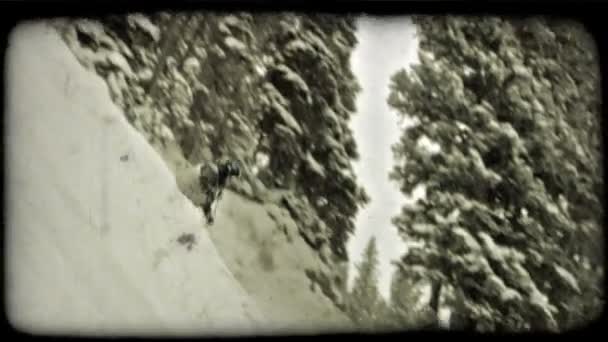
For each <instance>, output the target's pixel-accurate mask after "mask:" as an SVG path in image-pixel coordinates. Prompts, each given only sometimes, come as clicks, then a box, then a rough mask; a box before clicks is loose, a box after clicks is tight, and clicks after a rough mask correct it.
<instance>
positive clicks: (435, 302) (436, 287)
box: [429, 280, 443, 329]
mask: <svg viewBox="0 0 608 342" xmlns="http://www.w3.org/2000/svg"><path fill="white" fill-rule="evenodd" d="M442 286H443V283H442V282H441V281H439V280H435V281H433V282H432V284H431V300H430V301H429V307H430V308H431V310H432V312H433V314H434V322H433V324H432V327H433V328H435V329H436V328H439V299H440V298H441V288H442Z"/></svg>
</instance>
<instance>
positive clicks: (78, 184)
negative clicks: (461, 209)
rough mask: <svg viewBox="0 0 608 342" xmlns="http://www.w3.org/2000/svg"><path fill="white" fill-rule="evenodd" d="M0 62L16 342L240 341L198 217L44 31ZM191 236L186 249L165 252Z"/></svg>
mask: <svg viewBox="0 0 608 342" xmlns="http://www.w3.org/2000/svg"><path fill="white" fill-rule="evenodd" d="M9 46H10V49H9V50H8V52H7V57H8V58H7V61H8V64H7V69H6V70H7V79H6V80H7V84H8V85H9V87H8V88H7V90H8V91H7V96H8V97H7V106H8V111H7V112H8V116H7V125H8V127H7V128H8V129H7V147H8V149H7V158H8V159H7V165H9V166H10V167H9V169H8V198H7V209H8V211H7V214H8V216H7V218H8V221H7V222H8V225H7V231H6V242H7V244H6V252H7V254H6V256H7V259H6V260H7V261H6V271H7V273H6V285H7V293H6V294H7V296H6V299H7V316H8V318H9V320H10V322H11V323H12V325H13V326H14V327H15V328H17V329H19V330H22V331H27V332H29V333H44V334H79V335H82V334H85V335H122V336H133V335H139V336H141V335H155V336H156V335H171V336H174V334H187V335H190V334H203V335H205V334H225V333H231V334H239V333H240V334H246V333H248V332H249V331H252V329H256V327H258V323H259V322H260V321H261V320H262V316H261V314H260V313H259V311H258V309H257V307H256V305H255V304H254V303H253V302H252V300H251V299H250V298H249V296H248V295H247V293H245V291H244V290H243V289H242V287H241V286H240V285H239V283H238V282H237V280H236V279H235V278H234V277H233V275H232V274H231V273H230V272H229V270H228V268H227V267H226V266H225V264H224V262H223V260H222V259H221V257H220V256H219V254H218V252H217V251H216V248H215V246H214V245H213V243H212V242H211V240H210V239H209V236H208V232H207V231H206V230H205V228H204V226H203V221H202V217H201V214H200V211H199V210H197V209H195V208H194V206H193V205H192V204H191V203H190V202H189V201H188V200H187V199H186V198H185V197H184V196H183V195H182V194H181V193H180V192H179V191H178V190H177V187H176V184H175V179H174V177H173V176H172V173H171V171H170V170H169V169H168V168H167V166H166V165H165V164H164V163H163V161H162V160H161V158H160V157H159V156H158V154H157V153H156V152H155V151H154V150H153V149H152V147H151V146H150V145H149V144H148V143H147V142H146V141H145V139H144V138H143V137H142V136H141V135H140V134H139V133H137V132H136V131H135V130H134V129H133V128H132V127H131V126H130V125H129V124H128V123H127V121H126V119H124V117H123V115H122V113H121V112H120V111H119V110H118V109H117V107H115V106H114V105H113V104H112V103H111V100H110V97H109V94H108V90H107V88H106V86H105V84H104V82H103V81H102V79H100V78H98V77H97V76H96V75H94V74H93V73H91V72H89V71H86V70H85V69H84V68H83V67H82V66H81V65H80V64H79V63H78V61H77V60H76V58H75V57H74V56H73V55H72V53H71V52H70V51H69V49H68V48H67V47H66V46H65V45H64V43H63V42H62V40H61V39H60V37H59V36H58V35H57V34H56V33H55V31H54V30H53V29H52V28H51V27H49V26H47V25H45V24H43V23H39V24H32V23H29V24H23V25H21V26H19V27H17V28H16V30H15V31H13V34H12V36H11V38H10V45H9ZM184 233H191V234H194V236H195V238H196V244H195V245H194V246H193V249H192V250H191V251H188V250H187V249H186V248H185V246H182V245H180V244H178V243H177V242H176V240H177V239H178V238H179V237H180V236H181V235H182V234H184Z"/></svg>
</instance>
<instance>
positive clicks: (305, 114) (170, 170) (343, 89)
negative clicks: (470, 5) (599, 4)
mask: <svg viewBox="0 0 608 342" xmlns="http://www.w3.org/2000/svg"><path fill="white" fill-rule="evenodd" d="M598 58H599V57H598V55H597V51H596V47H595V44H594V42H593V39H592V37H591V36H590V35H589V34H588V33H587V31H586V30H585V28H584V27H583V26H582V25H581V24H579V23H577V22H574V21H567V20H563V19H560V20H558V19H553V18H542V17H534V18H526V19H523V18H502V17H491V16H486V17H459V16H436V17H431V16H408V17H406V16H383V17H373V16H366V15H358V16H347V15H330V14H299V13H289V12H282V13H278V12H277V13H262V12H256V13H244V12H206V11H200V12H183V13H170V12H159V13H131V14H124V15H113V16H107V17H103V18H88V19H85V18H79V19H73V18H72V19H67V18H62V19H56V20H47V21H39V22H27V23H22V24H21V25H19V26H18V27H17V28H15V30H14V31H13V33H12V35H11V37H10V45H9V49H8V50H7V63H6V70H7V79H6V84H7V89H8V92H7V109H8V110H7V113H8V115H7V144H8V149H7V158H8V165H10V166H11V167H10V168H9V170H8V183H7V184H8V187H7V188H8V201H7V202H8V203H9V204H8V209H9V210H8V216H7V217H8V223H9V226H8V229H7V233H6V234H7V252H8V253H7V264H6V265H7V268H6V269H7V274H6V279H7V292H6V294H5V295H6V299H7V304H8V306H7V309H8V316H9V318H10V320H11V322H12V324H13V325H14V326H15V327H17V328H18V329H22V330H25V331H28V332H33V333H45V334H46V333H53V334H86V335H129V336H133V335H137V336H141V335H175V334H177V335H189V336H190V335H216V334H222V335H224V334H237V335H242V334H248V335H252V334H291V333H303V334H315V333H322V332H353V331H394V330H417V329H429V328H431V329H435V328H439V329H467V330H474V331H547V330H550V331H565V330H568V329H571V328H574V327H578V326H581V325H583V324H586V323H588V322H590V321H592V320H593V319H595V318H596V317H597V316H598V315H599V313H600V312H601V309H602V307H603V304H604V301H603V291H602V288H601V286H602V282H603V277H604V268H603V264H602V261H603V245H602V241H603V226H602V216H603V207H602V205H603V203H602V198H603V186H604V184H603V178H602V172H603V170H602V148H601V141H600V137H601V134H600V133H601V122H600V113H601V96H600V89H599V84H600V83H599V82H600V72H599V64H598ZM225 158H232V159H238V160H240V161H241V163H242V165H244V169H243V171H244V174H243V177H241V178H240V179H238V180H235V181H234V182H232V183H231V184H230V190H229V191H228V192H227V193H226V194H225V195H224V197H223V198H222V200H221V201H220V202H219V207H218V213H217V218H216V222H215V224H214V225H213V226H208V225H205V223H204V220H203V217H202V214H201V212H200V209H199V208H197V207H196V206H194V205H193V204H192V203H191V202H190V201H189V200H188V198H186V197H185V196H184V195H183V194H182V193H180V191H179V190H178V187H177V186H176V182H175V177H176V174H177V173H179V172H180V170H184V169H185V168H188V167H190V166H191V165H194V164H197V163H200V162H205V161H216V160H221V159H225Z"/></svg>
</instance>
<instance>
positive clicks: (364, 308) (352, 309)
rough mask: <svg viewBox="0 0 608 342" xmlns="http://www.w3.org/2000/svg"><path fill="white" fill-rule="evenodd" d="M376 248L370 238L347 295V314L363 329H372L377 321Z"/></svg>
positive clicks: (379, 299)
mask: <svg viewBox="0 0 608 342" xmlns="http://www.w3.org/2000/svg"><path fill="white" fill-rule="evenodd" d="M378 261H379V260H378V247H377V246H376V238H375V237H372V238H370V240H369V242H368V244H367V246H366V248H365V250H364V251H363V255H362V259H361V262H360V263H358V264H357V265H356V270H357V275H356V277H355V279H354V282H353V287H352V290H351V291H350V293H349V300H348V310H347V311H348V313H349V315H350V317H351V319H352V320H353V321H354V322H355V323H356V324H357V325H358V326H359V327H361V328H363V329H373V328H375V327H376V324H377V321H378V319H379V317H378V316H379V311H380V310H379V305H381V303H380V302H381V300H382V298H381V297H380V293H379V292H378Z"/></svg>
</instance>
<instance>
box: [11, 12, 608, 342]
mask: <svg viewBox="0 0 608 342" xmlns="http://www.w3.org/2000/svg"><path fill="white" fill-rule="evenodd" d="M164 10H166V11H195V10H211V11H219V12H222V11H249V12H254V13H255V12H268V11H270V12H274V11H295V12H325V13H335V14H357V13H366V14H373V15H386V16H391V15H408V14H438V15H441V14H463V15H482V16H483V15H505V16H534V15H546V16H552V17H563V18H566V19H573V20H577V21H579V22H582V23H583V24H584V25H585V26H586V28H587V30H588V31H589V32H590V33H591V34H592V35H593V36H594V38H595V41H596V45H597V49H598V53H599V55H600V64H601V65H600V70H601V73H602V75H604V74H605V73H606V69H607V66H606V60H607V58H606V43H607V39H606V36H607V35H608V34H607V33H606V31H608V29H607V28H606V23H605V22H604V16H603V14H605V13H608V2H606V3H604V2H602V1H601V0H596V1H590V0H586V1H575V0H569V1H565V0H560V1H557V0H556V1H550V0H537V1H525V0H519V1H516V0H511V1H506V0H501V1H499V0H494V1H483V2H482V1H472V0H448V1H445V0H443V1H442V0H429V1H420V0H417V1H416V0H411V1H409V0H393V1H386V0H379V1H373V0H360V1H353V0H350V1H339V0H325V1H305V0H282V1H280V2H279V1H276V2H272V1H270V0H181V1H175V0H174V1H162V0H154V1H142V0H122V1H99V0H97V1H82V0H81V1H78V0H48V1H40V0H38V1H34V0H22V1H16V0H13V1H2V2H0V32H1V37H0V47H1V49H0V56H1V57H2V61H4V56H5V53H6V49H7V47H8V46H7V45H8V39H9V36H10V33H11V30H12V29H13V28H14V27H15V26H16V25H17V24H18V23H19V22H21V21H24V20H25V21H27V20H36V19H44V18H53V17H101V16H106V15H110V14H124V13H128V12H133V11H139V12H156V11H164ZM4 65H5V63H3V66H4ZM0 78H1V79H2V81H3V83H2V84H3V86H2V96H1V97H0V107H2V108H5V107H4V99H5V96H4V94H6V90H7V89H6V85H5V82H4V67H2V68H0ZM606 79H607V78H606V77H602V81H601V87H602V98H603V101H602V107H603V113H604V112H605V110H604V108H605V106H606V105H605V102H606V100H605V99H606V98H607V97H606V89H607V88H608V87H607V84H606V83H607V81H606ZM600 121H601V123H602V128H603V127H604V120H603V114H602V117H601V118H600ZM4 123H5V115H4V110H3V115H2V117H1V118H0V126H1V127H2V131H3V133H4V134H3V137H2V140H1V142H2V147H3V148H2V149H0V153H1V156H2V161H3V166H6V165H5V164H4V161H5V160H4V147H5V146H6V141H5V137H6V133H5V131H4V128H5V126H4ZM602 133H603V134H602V136H603V144H602V147H604V146H606V130H604V129H603V130H602ZM604 162H605V159H604ZM4 171H5V167H3V168H2V169H1V170H0V174H1V175H2V179H3V180H5V178H4V176H5V173H4ZM606 175H607V172H606V167H605V166H604V180H605V179H606ZM2 185H3V186H4V182H3V183H2ZM3 190H4V187H3ZM4 193H5V192H4V191H3V194H4ZM604 193H605V189H604ZM604 197H605V196H604ZM2 199H3V204H5V203H6V201H5V200H6V197H3V198H2ZM602 204H603V205H604V207H605V204H606V203H605V201H604V202H603V203H602ZM4 208H6V206H3V209H4ZM1 218H2V220H1V222H2V227H3V228H4V227H5V224H4V223H5V222H6V215H5V210H3V211H2V216H1ZM604 239H606V234H605V235H604ZM606 245H608V244H606V243H604V246H606ZM4 246H5V245H4V229H2V233H1V234H0V249H1V251H2V256H3V257H5V256H6V255H5V254H4V251H5V248H4ZM604 258H606V253H604ZM4 265H5V264H4V262H2V265H1V266H0V268H1V270H2V272H1V273H0V282H1V283H2V284H1V288H2V294H1V299H0V304H2V305H1V306H2V309H3V310H2V319H3V320H2V321H3V322H2V323H3V324H2V327H3V330H2V332H3V333H2V336H3V337H9V338H11V337H16V338H17V339H44V338H47V339H49V340H54V341H59V340H64V339H78V338H77V337H48V336H33V335H29V334H25V333H22V332H20V331H17V330H15V329H13V327H12V326H11V325H10V323H9V322H8V319H7V316H6V310H5V309H6V306H5V291H4V288H5V286H4V285H5V282H4V280H5V273H4ZM605 285H606V281H605V279H604V288H605V287H606V286H605ZM602 323H604V312H602V315H601V316H600V317H599V319H598V320H596V321H595V322H590V323H589V324H588V325H587V326H585V327H581V328H580V329H577V330H573V331H568V332H564V333H561V334H559V335H549V334H542V333H527V334H487V335H485V336H484V335H481V334H476V333H464V332H455V331H446V332H441V331H433V332H431V331H420V330H419V331H411V332H403V333H392V334H388V333H387V334H374V335H362V334H341V335H331V336H330V335H326V336H321V335H319V336H314V337H316V338H321V337H340V338H342V337H344V338H348V339H352V338H354V337H355V336H356V337H358V338H360V337H363V338H374V339H378V338H389V339H390V338H394V339H404V338H408V337H410V338H411V337H414V338H415V337H417V336H418V337H422V338H424V337H425V335H428V336H429V337H430V336H432V335H437V337H445V338H450V339H453V338H459V337H463V338H467V339H469V338H474V337H482V338H483V337H492V338H499V337H516V338H517V337H520V336H521V337H525V336H530V337H532V338H534V337H548V338H552V339H555V338H560V337H565V338H569V337H576V336H578V335H580V336H581V337H583V336H584V337H591V336H593V335H594V332H595V331H596V330H597V332H602V331H603V329H602V328H604V326H603V324H602ZM250 338H255V336H251V337H250ZM266 338H267V339H273V338H274V339H276V338H279V339H280V338H286V339H292V340H298V339H299V340H305V339H307V337H295V336H277V337H266ZM82 339H84V338H82ZM89 339H90V338H89ZM192 340H194V339H192ZM226 340H228V338H226Z"/></svg>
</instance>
